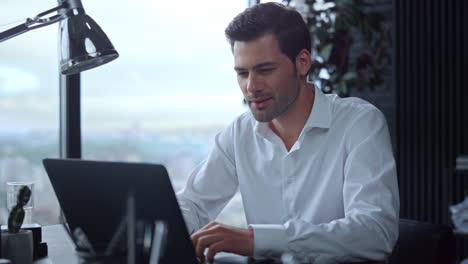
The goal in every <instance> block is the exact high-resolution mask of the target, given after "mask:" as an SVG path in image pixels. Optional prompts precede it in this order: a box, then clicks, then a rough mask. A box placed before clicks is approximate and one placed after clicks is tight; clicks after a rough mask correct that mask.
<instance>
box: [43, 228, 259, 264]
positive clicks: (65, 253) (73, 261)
mask: <svg viewBox="0 0 468 264" xmlns="http://www.w3.org/2000/svg"><path fill="white" fill-rule="evenodd" d="M42 241H43V242H46V243H47V246H48V251H49V257H47V258H44V259H40V260H37V261H35V262H34V264H63V263H67V264H80V262H79V258H78V256H77V255H76V252H75V245H74V244H73V242H72V241H71V239H70V237H69V236H68V234H67V232H66V231H65V229H64V228H63V226H61V225H52V226H45V227H42ZM216 263H218V264H222V263H239V264H241V263H243V264H247V263H251V262H249V258H247V257H243V256H238V255H235V254H229V253H219V254H217V255H216V257H215V264H216Z"/></svg>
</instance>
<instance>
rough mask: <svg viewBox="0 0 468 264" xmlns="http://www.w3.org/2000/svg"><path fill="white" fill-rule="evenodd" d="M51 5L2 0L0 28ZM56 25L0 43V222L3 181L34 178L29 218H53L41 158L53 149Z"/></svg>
mask: <svg viewBox="0 0 468 264" xmlns="http://www.w3.org/2000/svg"><path fill="white" fill-rule="evenodd" d="M56 5H57V1H52V0H43V1H35V0H21V1H6V2H5V1H2V3H1V10H2V15H1V16H0V32H3V31H5V30H8V29H10V28H12V27H14V26H16V25H19V24H20V23H23V22H24V21H25V20H22V21H19V19H22V18H24V19H25V18H27V17H33V16H34V15H36V14H38V13H40V12H42V11H44V10H47V9H50V8H52V7H54V6H56ZM15 21H16V22H15ZM11 22H14V23H11ZM57 28H58V26H57V25H52V26H49V27H44V28H41V29H37V30H34V31H31V32H29V33H27V34H23V35H21V36H18V37H16V38H13V39H9V40H7V41H4V42H2V43H0V121H1V125H0V223H1V224H6V223H7V210H6V193H5V189H6V188H5V186H6V182H7V181H34V182H35V186H34V195H35V199H34V203H35V204H34V207H35V208H34V209H33V210H34V213H33V216H34V218H33V221H34V222H36V223H39V224H42V225H46V224H54V223H58V216H59V206H58V202H57V200H56V197H55V195H54V192H53V190H52V187H51V185H50V182H49V179H48V177H47V175H46V173H45V171H44V169H43V167H42V159H43V158H45V157H58V155H59V147H58V144H59V136H58V132H59V131H58V126H59V121H58V120H59V106H58V103H59V89H58V62H57V61H58V60H57V59H58V58H57V42H58V41H57V34H58V32H57Z"/></svg>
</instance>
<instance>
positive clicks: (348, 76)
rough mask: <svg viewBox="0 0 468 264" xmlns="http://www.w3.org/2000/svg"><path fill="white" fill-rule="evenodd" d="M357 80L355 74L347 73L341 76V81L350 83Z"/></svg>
mask: <svg viewBox="0 0 468 264" xmlns="http://www.w3.org/2000/svg"><path fill="white" fill-rule="evenodd" d="M356 78H357V74H356V72H352V71H349V72H347V73H345V74H344V75H343V80H345V81H352V80H354V79H356Z"/></svg>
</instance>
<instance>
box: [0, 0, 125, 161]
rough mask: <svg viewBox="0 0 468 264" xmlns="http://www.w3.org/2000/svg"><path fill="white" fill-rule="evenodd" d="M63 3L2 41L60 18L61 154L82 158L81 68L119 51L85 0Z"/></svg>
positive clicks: (100, 62) (113, 56)
mask: <svg viewBox="0 0 468 264" xmlns="http://www.w3.org/2000/svg"><path fill="white" fill-rule="evenodd" d="M57 1H58V4H59V6H57V7H55V8H52V9H50V10H47V11H45V12H42V13H40V14H38V15H37V16H36V17H34V18H32V19H31V18H28V19H27V20H26V22H25V23H23V24H21V25H19V26H16V27H14V28H12V29H9V30H7V31H4V32H0V42H2V41H4V40H7V39H9V38H13V37H15V36H18V35H20V34H23V33H25V32H27V31H30V30H33V29H37V28H40V27H44V26H47V25H50V24H54V23H56V22H60V30H59V54H60V55H59V56H60V72H61V73H62V75H61V76H60V78H59V79H60V80H59V82H60V157H63V158H81V117H80V112H81V110H80V108H81V107H80V89H81V88H80V87H81V84H80V83H81V82H80V74H79V73H80V72H82V71H85V70H88V69H91V68H94V67H97V66H100V65H103V64H105V63H107V62H109V61H112V60H114V59H116V58H117V57H118V56H119V54H118V53H117V51H116V50H115V49H114V46H113V45H112V43H111V42H110V40H109V39H108V38H107V36H106V34H105V33H104V31H102V29H101V28H100V27H99V26H98V24H96V22H94V20H93V19H91V18H90V17H89V16H88V15H86V13H85V11H84V9H83V5H82V4H81V0H57Z"/></svg>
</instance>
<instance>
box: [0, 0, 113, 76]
mask: <svg viewBox="0 0 468 264" xmlns="http://www.w3.org/2000/svg"><path fill="white" fill-rule="evenodd" d="M58 2H59V6H57V7H55V8H52V9H50V10H47V11H45V12H42V13H40V14H38V15H37V16H36V17H34V18H32V19H31V18H28V19H27V20H26V22H25V23H23V24H21V25H19V26H16V27H14V28H12V29H9V30H7V31H4V32H1V33H0V42H2V41H4V40H7V39H9V38H13V37H15V36H18V35H20V34H23V33H25V32H27V31H30V30H33V29H37V28H40V27H44V26H47V25H50V24H54V23H56V22H60V31H59V40H60V42H59V43H60V48H59V49H60V50H59V54H60V56H61V58H60V70H61V72H62V74H67V75H68V74H76V73H79V72H82V71H85V70H88V69H91V68H94V67H97V66H100V65H102V64H105V63H107V62H109V61H112V60H114V59H116V58H117V57H118V56H119V54H118V53H117V51H116V50H115V49H114V46H113V45H112V43H111V42H110V40H109V39H108V38H107V36H106V34H105V33H104V31H102V29H101V28H100V27H99V25H98V24H97V23H96V22H94V20H93V19H92V18H91V17H89V16H88V15H86V13H85V11H84V9H83V5H82V4H81V0H58ZM53 13H56V14H55V15H53ZM51 14H52V15H51Z"/></svg>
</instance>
